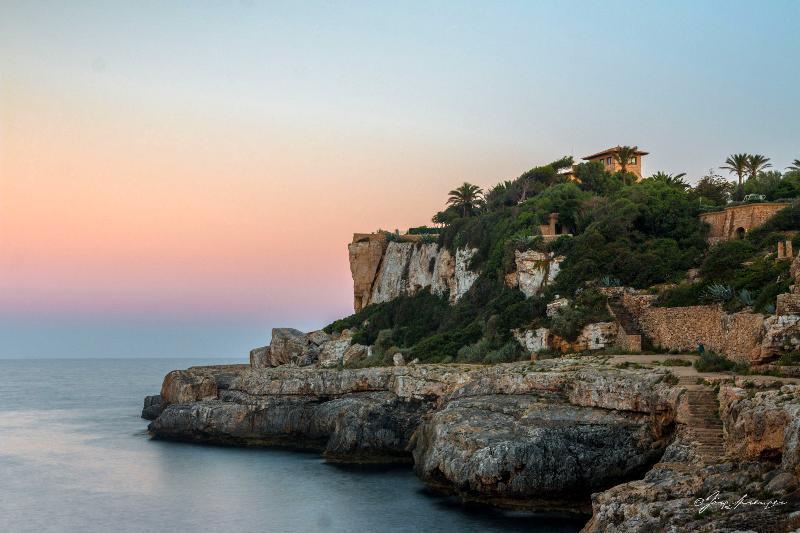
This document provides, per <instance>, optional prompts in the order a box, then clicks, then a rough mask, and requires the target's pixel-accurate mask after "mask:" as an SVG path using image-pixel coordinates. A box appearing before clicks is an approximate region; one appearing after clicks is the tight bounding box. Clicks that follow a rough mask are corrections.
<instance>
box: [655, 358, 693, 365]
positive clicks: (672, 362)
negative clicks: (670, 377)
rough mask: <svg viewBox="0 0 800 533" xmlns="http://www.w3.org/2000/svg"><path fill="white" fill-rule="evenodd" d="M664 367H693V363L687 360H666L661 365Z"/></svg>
mask: <svg viewBox="0 0 800 533" xmlns="http://www.w3.org/2000/svg"><path fill="white" fill-rule="evenodd" d="M661 365H662V366H692V362H691V361H687V360H686V359H664V361H662V363H661Z"/></svg>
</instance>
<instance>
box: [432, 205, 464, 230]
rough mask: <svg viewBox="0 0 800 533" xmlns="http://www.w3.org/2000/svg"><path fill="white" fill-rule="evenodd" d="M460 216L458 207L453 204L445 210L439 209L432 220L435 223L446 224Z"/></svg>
mask: <svg viewBox="0 0 800 533" xmlns="http://www.w3.org/2000/svg"><path fill="white" fill-rule="evenodd" d="M458 217H459V212H458V209H455V208H453V207H452V206H451V207H448V208H447V209H445V210H444V211H439V212H438V213H436V214H435V215H433V218H431V222H433V223H434V224H438V225H439V226H446V225H448V224H450V223H451V222H452V221H454V220H455V219H457V218H458Z"/></svg>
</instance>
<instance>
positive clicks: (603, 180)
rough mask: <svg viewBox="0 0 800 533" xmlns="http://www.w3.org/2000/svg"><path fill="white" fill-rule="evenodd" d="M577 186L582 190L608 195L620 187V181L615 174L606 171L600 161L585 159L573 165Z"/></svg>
mask: <svg viewBox="0 0 800 533" xmlns="http://www.w3.org/2000/svg"><path fill="white" fill-rule="evenodd" d="M573 170H574V172H575V178H576V179H577V181H578V186H579V187H580V188H581V189H583V190H584V191H589V192H593V193H595V194H599V195H601V196H608V195H609V194H611V193H613V192H616V191H618V190H620V189H621V188H622V185H623V183H622V181H621V180H620V179H619V177H618V176H617V175H616V174H611V173H610V172H606V170H605V168H604V167H603V163H601V162H600V161H587V162H586V163H580V164H578V165H575V166H574V167H573Z"/></svg>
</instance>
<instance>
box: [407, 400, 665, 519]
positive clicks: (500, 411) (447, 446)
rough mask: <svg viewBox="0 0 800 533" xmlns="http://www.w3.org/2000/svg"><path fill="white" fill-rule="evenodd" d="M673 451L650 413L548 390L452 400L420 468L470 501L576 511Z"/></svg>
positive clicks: (421, 438)
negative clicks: (587, 403)
mask: <svg viewBox="0 0 800 533" xmlns="http://www.w3.org/2000/svg"><path fill="white" fill-rule="evenodd" d="M665 446H666V441H665V440H659V439H658V438H657V432H654V431H652V430H651V428H650V420H649V416H648V415H647V414H643V413H620V412H616V411H611V410H606V409H598V408H587V407H579V406H574V405H571V404H569V403H566V402H563V401H561V400H560V399H559V398H558V395H557V394H552V393H548V392H546V391H542V393H541V394H530V395H511V396H509V395H491V394H490V395H481V396H474V397H466V398H461V399H457V400H453V401H450V402H448V403H447V404H446V405H445V407H444V408H442V409H441V410H439V411H436V412H435V413H434V414H433V415H432V416H431V417H430V418H428V419H426V420H425V422H424V423H423V424H422V426H421V427H420V430H419V432H418V434H417V440H416V446H415V447H414V465H415V471H416V473H417V475H418V476H419V477H420V478H422V479H423V480H425V481H426V482H427V483H429V484H430V485H432V486H435V487H438V488H441V489H444V490H446V491H451V492H455V493H456V494H458V495H459V496H461V498H462V499H466V500H477V501H484V502H492V503H499V504H504V503H505V504H511V505H513V503H511V502H514V501H519V502H525V503H524V504H523V503H520V506H529V505H531V502H538V506H539V507H544V508H554V507H562V508H567V509H569V508H574V507H575V505H576V504H575V502H576V500H580V499H581V498H585V497H587V496H588V495H589V493H590V492H591V491H592V490H595V489H598V488H605V487H608V486H609V485H611V484H613V483H615V482H617V481H620V480H624V479H629V478H630V477H631V476H634V475H637V474H641V473H643V472H644V470H646V468H647V467H648V466H649V465H650V464H652V463H654V462H656V461H657V460H658V458H659V457H660V455H661V452H662V451H663V449H664V447H665Z"/></svg>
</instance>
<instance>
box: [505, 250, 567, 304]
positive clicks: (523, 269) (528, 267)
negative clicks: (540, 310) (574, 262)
mask: <svg viewBox="0 0 800 533" xmlns="http://www.w3.org/2000/svg"><path fill="white" fill-rule="evenodd" d="M562 261H564V257H562V256H554V255H553V254H552V253H546V252H538V251H536V250H526V251H524V252H520V251H519V250H517V251H515V252H514V263H515V266H516V271H514V272H512V273H511V274H509V275H508V276H506V285H508V286H509V287H517V288H519V290H520V291H522V292H523V294H525V296H526V297H527V298H530V297H531V296H535V295H536V294H539V293H540V292H541V291H542V289H543V288H544V287H546V286H547V285H550V284H552V283H553V281H555V279H556V276H558V272H559V270H560V269H561V263H562Z"/></svg>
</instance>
